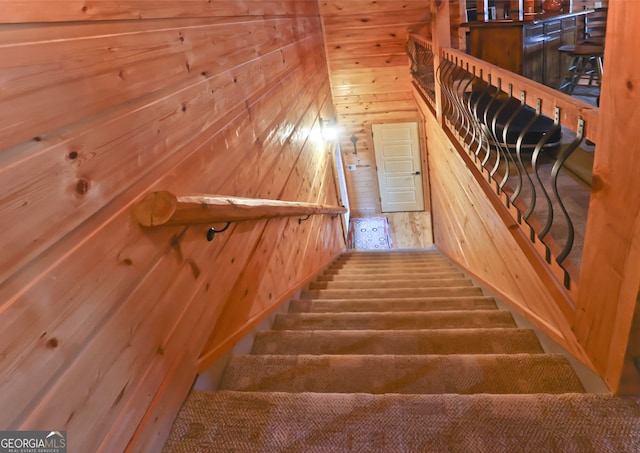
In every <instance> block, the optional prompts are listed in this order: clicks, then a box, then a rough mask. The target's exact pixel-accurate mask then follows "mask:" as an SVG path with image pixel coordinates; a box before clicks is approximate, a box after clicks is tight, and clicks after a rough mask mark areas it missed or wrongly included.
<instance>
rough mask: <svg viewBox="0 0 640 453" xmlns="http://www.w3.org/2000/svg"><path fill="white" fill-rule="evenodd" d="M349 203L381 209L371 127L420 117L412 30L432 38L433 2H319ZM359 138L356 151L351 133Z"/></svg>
mask: <svg viewBox="0 0 640 453" xmlns="http://www.w3.org/2000/svg"><path fill="white" fill-rule="evenodd" d="M318 3H319V5H320V14H321V16H322V23H323V27H324V33H325V43H326V49H327V61H328V66H329V72H330V79H331V89H332V93H333V100H334V104H335V106H336V110H337V114H338V115H337V119H338V123H339V125H340V127H341V132H340V133H341V135H340V146H341V148H342V152H343V160H344V164H345V168H347V166H348V165H355V166H356V170H355V171H352V170H348V169H347V170H346V179H347V189H348V192H349V204H350V207H351V210H352V212H353V214H354V215H355V216H358V215H366V214H372V213H379V212H380V211H381V208H380V199H379V196H380V194H379V188H378V180H377V174H376V167H375V155H374V152H373V140H372V135H371V125H372V124H375V123H394V122H403V121H418V120H419V118H418V114H417V109H416V106H415V103H414V101H413V97H412V95H411V80H410V73H409V60H408V57H407V55H406V52H405V49H404V46H405V42H406V40H407V31H408V30H413V31H414V32H416V33H419V34H422V35H424V36H429V33H430V32H429V21H430V17H431V14H430V8H429V1H428V0H404V1H401V0H320V1H319V2H318ZM353 135H355V137H356V138H357V142H356V147H357V154H354V153H353V144H352V142H351V141H350V137H351V136H353Z"/></svg>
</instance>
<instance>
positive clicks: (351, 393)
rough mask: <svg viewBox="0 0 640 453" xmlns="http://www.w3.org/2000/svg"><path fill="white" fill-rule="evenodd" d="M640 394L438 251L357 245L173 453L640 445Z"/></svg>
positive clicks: (177, 436) (266, 338) (184, 431)
mask: <svg viewBox="0 0 640 453" xmlns="http://www.w3.org/2000/svg"><path fill="white" fill-rule="evenodd" d="M638 449H640V410H639V409H638V406H637V405H636V404H635V402H634V401H630V400H623V399H620V398H615V397H612V396H609V395H593V394H587V393H584V388H583V386H582V384H581V382H580V380H579V379H578V377H577V376H576V374H575V372H574V371H573V369H572V368H571V365H570V364H569V362H568V361H567V360H566V358H564V357H563V356H562V355H557V354H547V353H545V352H544V351H543V350H542V347H541V346H540V343H539V341H538V339H537V337H536V334H535V332H533V331H532V330H530V329H522V328H519V327H517V326H516V324H515V322H514V320H513V317H512V316H511V314H510V312H508V311H504V310H499V309H498V308H497V306H496V303H495V301H494V300H493V299H492V298H490V297H486V296H484V295H483V291H482V289H481V288H478V287H477V286H474V285H473V283H472V282H471V281H470V280H469V279H468V278H466V277H465V276H464V275H463V274H462V273H461V272H460V271H459V270H458V269H457V268H456V267H455V266H453V265H452V264H451V263H450V262H449V261H448V260H447V259H445V258H444V257H442V256H441V255H439V254H438V253H437V252H434V251H411V252H408V251H404V252H369V253H367V252H349V253H345V254H343V255H342V256H341V257H340V258H339V259H338V260H337V261H336V262H335V263H333V265H331V266H330V267H329V268H328V269H327V270H326V271H325V272H324V274H323V275H321V276H319V277H318V278H317V280H316V281H315V282H313V283H311V284H310V285H309V288H308V289H307V290H305V291H303V292H302V294H301V297H300V299H299V300H294V301H292V302H291V304H290V307H289V312H288V313H287V314H281V315H278V316H277V318H276V320H275V322H274V325H273V328H272V330H270V331H265V332H261V333H258V334H257V336H256V338H255V342H254V344H253V350H252V352H251V354H247V355H236V356H233V357H232V358H231V360H230V362H229V364H228V366H227V368H226V370H225V373H224V376H223V378H222V382H221V385H220V390H219V391H218V392H215V393H212V392H192V393H191V395H190V396H189V398H188V400H187V401H186V403H185V405H184V407H183V408H182V410H181V412H180V414H179V415H178V418H177V419H176V422H175V423H174V426H173V429H172V431H171V433H170V435H169V439H168V440H167V443H166V445H165V449H164V451H165V452H195V451H212V452H214V451H215V452H219V451H234V452H240V451H242V452H258V451H264V452H273V451H292V452H293V451H300V452H309V451H331V452H334V451H394V452H395V451H430V452H432V451H434V452H435V451H443V452H444V451H464V452H468V451H474V452H482V451H487V452H495V451H504V452H512V451H562V452H567V451H576V452H586V451H598V452H599V451H638Z"/></svg>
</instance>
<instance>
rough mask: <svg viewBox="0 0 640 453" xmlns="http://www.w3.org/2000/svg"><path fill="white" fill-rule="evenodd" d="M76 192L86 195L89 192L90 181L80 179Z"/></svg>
mask: <svg viewBox="0 0 640 453" xmlns="http://www.w3.org/2000/svg"><path fill="white" fill-rule="evenodd" d="M76 192H78V193H79V194H80V195H84V194H86V193H87V192H89V181H87V180H86V179H80V180H79V181H78V183H77V184H76Z"/></svg>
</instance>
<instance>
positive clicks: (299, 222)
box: [298, 214, 311, 225]
mask: <svg viewBox="0 0 640 453" xmlns="http://www.w3.org/2000/svg"><path fill="white" fill-rule="evenodd" d="M309 217H311V214H309V215H308V216H306V217H300V218H298V225H300V224H301V223H302V222H304V221H305V220H309Z"/></svg>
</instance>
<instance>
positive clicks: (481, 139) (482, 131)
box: [471, 69, 491, 162]
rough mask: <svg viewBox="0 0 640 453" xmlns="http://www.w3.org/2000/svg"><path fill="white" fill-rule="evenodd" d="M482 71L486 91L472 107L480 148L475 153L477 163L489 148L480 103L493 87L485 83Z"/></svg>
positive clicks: (483, 91)
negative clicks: (479, 108)
mask: <svg viewBox="0 0 640 453" xmlns="http://www.w3.org/2000/svg"><path fill="white" fill-rule="evenodd" d="M482 75H483V74H482V69H480V76H479V79H480V80H481V81H482V82H483V83H485V88H484V90H482V92H481V93H480V95H479V96H478V97H477V99H476V100H475V102H474V103H473V106H472V110H471V111H472V113H473V117H474V118H475V121H474V125H475V127H476V129H477V131H478V134H477V136H478V147H477V148H476V150H475V152H474V160H475V161H476V162H477V161H478V159H479V156H480V153H481V152H482V150H483V148H485V147H487V148H488V147H489V143H488V142H487V141H486V138H485V137H486V135H485V127H484V125H483V124H482V121H481V120H480V114H479V112H478V107H479V105H480V101H481V100H482V98H484V97H489V96H490V95H489V90H490V88H491V85H489V84H488V83H486V82H484V79H483V77H482Z"/></svg>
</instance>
